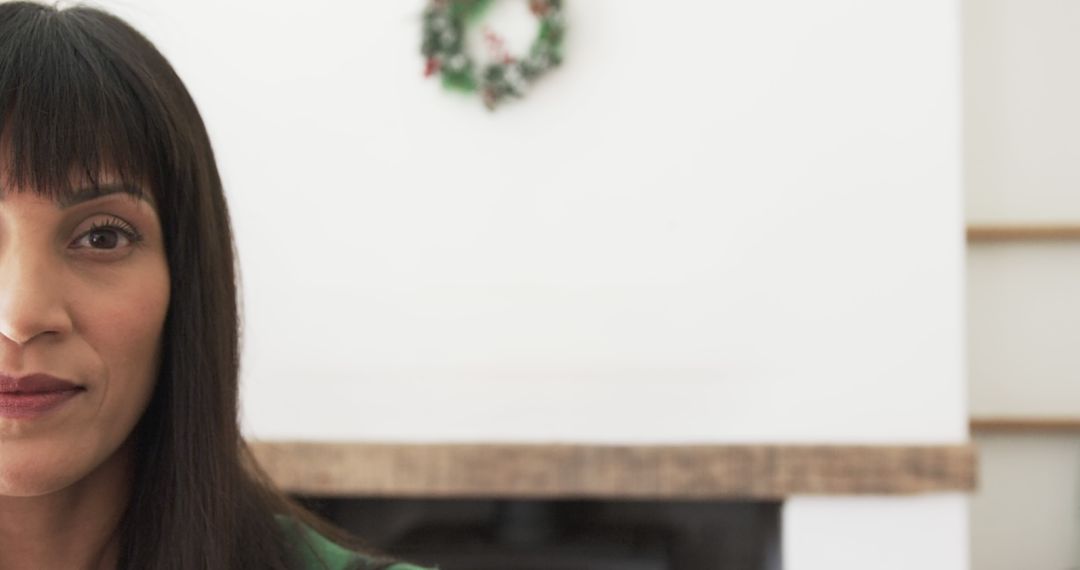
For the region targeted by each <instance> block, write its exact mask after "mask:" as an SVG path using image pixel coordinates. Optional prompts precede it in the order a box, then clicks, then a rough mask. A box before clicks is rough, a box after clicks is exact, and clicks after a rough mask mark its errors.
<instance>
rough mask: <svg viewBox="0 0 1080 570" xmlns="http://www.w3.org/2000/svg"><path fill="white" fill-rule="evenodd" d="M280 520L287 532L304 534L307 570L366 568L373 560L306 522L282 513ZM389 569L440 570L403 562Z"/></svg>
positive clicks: (305, 565)
mask: <svg viewBox="0 0 1080 570" xmlns="http://www.w3.org/2000/svg"><path fill="white" fill-rule="evenodd" d="M278 522H280V523H281V526H282V527H283V528H285V529H286V532H290V533H293V534H294V536H295V534H299V533H302V534H303V536H299V537H298V538H300V539H301V540H302V541H303V543H304V544H305V545H306V546H308V548H300V559H301V561H302V562H303V564H304V565H303V567H304V568H305V570H364V569H366V568H368V567H369V565H371V564H372V562H373V561H372V560H371V558H369V557H367V556H364V555H363V554H360V553H358V552H353V551H352V550H348V549H346V548H344V547H342V546H339V545H337V544H335V543H333V542H331V541H330V540H329V539H327V538H326V537H325V536H323V535H321V534H319V533H317V532H315V531H314V530H313V529H312V528H311V527H309V526H307V525H305V524H301V523H297V522H295V521H293V520H292V519H290V518H288V517H283V516H280V515H279V516H278ZM387 570H438V568H422V567H420V566H414V565H412V564H406V563H404V562H402V563H398V564H394V565H392V566H390V567H388V568H387Z"/></svg>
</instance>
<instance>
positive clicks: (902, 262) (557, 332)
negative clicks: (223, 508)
mask: <svg viewBox="0 0 1080 570" xmlns="http://www.w3.org/2000/svg"><path fill="white" fill-rule="evenodd" d="M95 5H99V6H102V7H104V8H106V9H108V10H110V11H113V12H115V13H117V14H118V15H120V16H122V17H124V18H125V19H127V20H128V21H129V22H131V23H132V24H133V25H135V26H136V27H137V28H138V29H140V30H142V31H143V32H145V33H146V34H147V35H148V36H149V37H150V39H151V40H152V41H154V42H155V43H156V44H157V45H158V46H159V48H160V49H161V50H162V51H163V52H164V53H165V55H166V56H167V57H168V58H169V59H170V60H171V61H172V63H173V64H174V66H175V67H176V68H177V71H178V73H179V74H180V76H181V77H182V78H183V79H184V80H185V82H186V83H187V85H188V86H189V88H190V90H191V91H192V94H193V96H194V98H195V100H196V102H197V103H198V104H199V106H200V109H201V111H202V113H203V117H204V119H205V121H206V123H207V125H208V128H209V131H210V134H211V137H212V140H213V142H214V145H215V149H216V152H217V156H218V160H219V165H220V167H221V171H222V175H223V178H224V181H225V185H226V191H227V193H228V196H229V200H230V207H231V209H232V214H233V219H234V223H235V232H236V241H237V249H238V253H239V255H240V267H241V272H242V275H241V277H242V285H243V293H244V322H245V328H244V361H243V370H242V373H243V382H244V394H243V397H244V410H243V411H244V427H245V432H246V433H247V434H248V435H249V437H250V438H251V440H252V441H253V442H256V443H258V444H259V445H260V446H261V447H259V448H258V450H259V452H260V454H261V455H260V457H261V458H262V459H263V460H264V461H265V464H266V465H267V466H268V469H269V470H270V471H271V473H272V474H274V476H275V478H277V479H278V480H279V482H280V483H281V484H282V485H283V486H284V487H286V488H287V489H288V490H290V491H291V492H294V493H295V494H297V496H300V497H303V498H304V500H305V501H307V503H308V504H309V505H310V506H312V508H315V509H316V510H319V511H320V512H322V513H323V514H325V515H326V516H328V517H330V518H332V519H334V520H336V521H337V522H339V523H341V524H342V525H345V526H347V527H348V528H350V529H352V530H354V531H356V532H357V533H358V534H360V535H361V536H363V537H366V538H367V539H369V540H370V541H371V542H372V544H374V545H377V546H380V547H383V548H387V549H390V550H392V551H394V552H397V553H401V554H403V555H407V556H410V557H413V558H414V559H416V560H418V561H421V562H426V563H435V562H440V563H442V565H443V569H444V570H465V569H474V570H476V569H481V568H500V569H504V570H513V569H524V568H530V569H534V570H535V569H540V568H542V569H544V570H569V569H571V568H573V569H578V570H580V569H590V570H603V569H607V568H620V569H641V570H645V569H650V570H661V569H665V570H671V569H677V570H691V569H694V570H696V569H714V568H723V569H743V568H745V569H758V568H766V569H777V568H784V569H786V570H790V569H795V570H817V569H821V570H826V569H828V570H843V569H849V568H850V569H853V570H854V569H856V568H858V569H860V570H862V569H866V568H875V569H877V568H885V569H894V568H895V569H905V570H906V569H912V568H919V569H942V570H946V569H948V570H956V569H961V568H974V569H977V570H998V569H1000V570H1015V569H1020V568H1024V569H1028V568H1033V569H1035V568H1037V569H1055V570H1057V569H1061V570H1063V569H1066V568H1076V567H1078V566H1080V558H1078V549H1077V541H1078V539H1080V524H1078V523H1080V521H1078V518H1080V497H1078V496H1077V491H1078V486H1080V466H1078V464H1080V383H1078V382H1077V380H1078V377H1077V376H1078V373H1080V350H1077V348H1076V347H1077V346H1080V263H1078V262H1080V194H1078V192H1077V189H1078V185H1080V168H1078V166H1077V165H1078V164H1080V144H1078V142H1080V141H1078V140H1077V133H1080V110H1078V107H1077V105H1076V101H1080V77H1078V74H1077V71H1076V70H1077V69H1080V66H1078V65H1077V63H1078V62H1077V59H1078V57H1080V56H1078V55H1077V54H1080V39H1077V35H1076V34H1075V30H1077V29H1080V3H1078V2H1076V1H1074V0H962V1H961V0H881V1H877V2H865V1H864V0H764V1H758V2H736V1H727V0H723V1H718V0H709V1H706V0H673V1H668V2H664V3H659V2H647V1H645V0H576V1H568V2H566V7H565V15H566V21H567V26H568V35H567V39H566V44H565V61H564V63H563V64H562V65H561V66H560V67H559V68H557V69H555V70H554V71H552V72H551V73H550V74H549V75H548V76H545V77H544V78H543V79H542V80H541V81H539V82H537V83H536V85H535V86H534V87H533V88H531V89H530V90H529V93H528V94H527V96H526V97H525V98H523V99H522V100H520V101H511V102H508V103H507V104H506V105H503V106H500V107H499V108H498V109H497V110H496V111H494V112H490V111H488V110H486V109H485V108H484V106H483V105H482V104H481V101H480V98H479V97H478V96H476V95H466V94H462V93H455V92H447V91H445V90H443V89H442V88H440V86H439V82H438V79H436V78H425V77H424V71H425V61H424V58H423V57H422V56H421V55H420V42H421V22H422V15H423V13H424V10H425V7H426V6H427V3H426V2H424V1H423V0H394V1H392V2H374V1H370V0H365V1H361V2H350V3H346V2H338V1H331V0H315V1H310V2H304V3H295V2H294V3H288V2H278V1H273V0H266V1H263V2H258V3H252V2H238V1H237V2H229V1H220V0H215V1H213V2H211V1H209V0H186V1H184V2H177V1H174V0H140V1H138V2H135V1H134V0H98V1H97V2H95ZM528 6H529V3H528V2H525V1H524V0H521V1H517V0H501V1H498V2H496V3H495V5H494V8H493V9H492V11H491V13H490V14H489V15H488V19H487V20H485V21H484V22H483V24H478V26H477V28H478V29H481V30H482V29H483V27H482V26H483V25H486V26H489V28H490V29H491V30H496V31H498V32H499V33H501V34H503V35H504V36H505V37H504V39H505V40H506V45H507V47H508V49H510V50H512V51H514V50H525V49H527V47H528V45H529V44H530V42H531V38H532V37H533V35H534V34H535V26H536V22H535V18H534V17H533V16H532V15H531V14H530V12H529V10H528ZM471 41H472V42H473V43H474V44H479V45H477V46H476V47H475V49H477V50H479V51H481V52H482V51H483V49H484V47H483V44H484V42H483V41H482V36H480V38H479V39H478V38H476V37H474V38H472V40H471ZM965 236H966V239H965ZM464 443H471V444H499V445H506V446H510V447H509V448H500V449H502V452H500V454H497V455H496V454H493V453H488V452H485V449H486V448H484V449H480V450H479V452H477V454H476V455H471V453H473V451H476V450H472V451H470V452H469V453H470V455H465V454H464V452H462V451H461V449H459V448H456V447H453V446H454V445H456V444H464ZM972 443H974V445H975V447H976V448H977V452H978V455H979V459H978V462H977V473H973V472H971V470H973V469H976V463H975V462H974V461H972V460H971V454H970V450H971V448H970V447H969V446H970V445H971V444H972ZM421 444H422V445H426V446H430V447H423V448H416V447H413V446H415V445H421ZM328 445H334V446H336V447H325V446H328ZM319 446H324V447H319ZM373 446H376V447H373ZM530 446H539V447H535V448H534V447H530ZM552 446H570V447H569V448H568V449H570V450H571V451H570V452H567V453H566V454H564V453H563V452H564V448H563V447H552ZM611 446H617V449H616V451H617V452H618V453H616V454H614V455H612V454H611V451H612V449H613V448H612V447H611ZM670 446H697V447H693V448H692V449H690V450H689V451H685V450H684V447H678V450H679V451H678V453H679V454H678V456H677V457H675V458H673V456H671V455H670V454H669V451H670V449H671V448H670ZM786 446H814V447H813V448H812V449H810V450H809V451H804V449H803V448H801V447H799V448H795V449H793V448H791V447H786ZM507 449H509V451H507ZM537 449H539V451H536V450H537ZM684 451H685V453H684ZM611 457H616V459H611ZM477 465H479V466H480V467H476V466H477ZM598 472H599V473H600V476H599V479H594V478H593V476H594V475H596V473H598ZM976 480H977V484H976V483H975V481H976ZM593 485H597V486H593ZM589 489H591V490H589Z"/></svg>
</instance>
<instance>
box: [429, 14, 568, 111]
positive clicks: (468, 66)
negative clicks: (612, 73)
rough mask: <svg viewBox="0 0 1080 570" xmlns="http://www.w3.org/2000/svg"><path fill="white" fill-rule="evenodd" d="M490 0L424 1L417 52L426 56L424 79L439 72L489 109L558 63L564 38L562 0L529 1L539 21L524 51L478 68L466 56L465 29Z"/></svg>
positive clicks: (445, 82)
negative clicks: (533, 37) (476, 93)
mask: <svg viewBox="0 0 1080 570" xmlns="http://www.w3.org/2000/svg"><path fill="white" fill-rule="evenodd" d="M494 1H496V0H429V1H428V5H427V8H426V9H425V10H424V18H423V20H424V31H423V43H422V45H421V48H420V51H421V53H422V54H423V55H424V57H425V58H426V69H425V75H427V76H433V75H435V74H438V75H439V76H440V77H441V78H442V83H443V85H444V86H445V87H447V88H450V89H456V90H461V91H467V92H476V91H479V92H480V95H481V97H482V98H483V101H484V105H485V106H487V108H488V109H492V110H493V109H495V108H496V107H497V106H498V105H499V104H500V103H502V102H504V101H505V100H506V99H508V98H510V97H523V96H524V95H525V92H526V91H527V89H528V86H529V84H530V83H532V82H534V81H536V79H537V78H539V77H540V76H542V75H544V74H545V73H547V72H548V71H550V70H551V69H552V68H554V67H557V66H558V65H559V64H560V63H562V59H563V50H562V47H563V38H564V37H565V35H566V20H565V17H564V15H563V2H562V0H529V8H530V9H531V10H532V13H533V14H534V15H535V16H536V17H537V18H538V19H539V23H540V25H539V28H538V31H537V35H536V38H535V39H534V40H533V42H532V45H531V46H530V48H529V52H528V53H527V54H524V55H523V56H507V57H506V58H504V59H503V60H502V61H496V62H493V63H490V64H487V65H485V66H483V68H482V69H478V67H479V66H477V64H476V62H474V61H473V58H472V57H471V56H470V55H469V51H468V48H467V45H466V39H465V38H466V30H467V29H468V27H469V26H471V25H474V24H476V22H477V21H479V20H480V19H481V17H482V16H483V14H484V13H485V11H486V10H487V9H488V8H489V7H490V6H491V4H492V3H493V2H494Z"/></svg>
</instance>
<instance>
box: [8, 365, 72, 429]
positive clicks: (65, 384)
mask: <svg viewBox="0 0 1080 570" xmlns="http://www.w3.org/2000/svg"><path fill="white" fill-rule="evenodd" d="M85 390H86V389H85V388H84V387H82V386H79V385H78V384H76V383H74V382H72V381H70V380H65V379H63V378H57V377H55V376H50V375H48V374H29V375H26V376H21V377H13V376H7V375H4V374H0V417H5V418H12V419H29V418H35V417H39V416H42V415H45V414H47V413H49V412H51V411H53V410H55V409H57V408H59V407H60V406H62V405H63V404H64V403H66V402H67V401H68V400H70V399H72V398H74V397H75V396H78V395H79V394H81V393H83V392H84V391H85Z"/></svg>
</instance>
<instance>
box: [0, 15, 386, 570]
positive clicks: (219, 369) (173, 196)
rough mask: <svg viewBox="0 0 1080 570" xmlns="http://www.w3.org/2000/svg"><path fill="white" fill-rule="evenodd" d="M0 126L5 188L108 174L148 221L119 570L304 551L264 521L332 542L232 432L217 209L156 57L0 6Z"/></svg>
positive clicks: (237, 563) (205, 149)
mask: <svg viewBox="0 0 1080 570" xmlns="http://www.w3.org/2000/svg"><path fill="white" fill-rule="evenodd" d="M0 134H2V135H3V140H4V141H5V146H4V148H5V150H6V155H5V156H3V157H0V164H3V165H5V166H6V168H7V172H5V173H4V175H5V176H4V180H5V182H8V183H11V184H13V185H14V186H15V187H17V188H21V189H22V188H30V189H33V191H34V192H37V193H39V194H41V195H45V196H49V197H51V198H53V199H59V198H61V197H63V195H64V193H65V192H69V191H71V187H72V175H73V172H74V173H76V174H77V175H80V176H85V177H86V178H88V179H89V180H90V181H91V184H92V185H96V184H97V183H98V182H97V181H98V176H99V174H100V173H102V172H109V173H111V174H113V175H115V176H118V177H119V178H120V179H121V181H123V182H126V183H128V184H131V185H134V186H137V187H140V188H146V189H147V190H148V191H149V192H150V193H151V194H152V198H153V201H154V203H155V204H156V205H157V210H158V215H159V217H160V219H161V225H162V231H163V235H164V241H165V251H166V256H167V259H168V265H169V269H170V275H171V276H170V285H171V295H170V305H169V308H168V314H167V316H166V320H165V325H164V331H163V334H162V348H161V366H160V372H159V375H158V378H157V384H156V387H155V390H154V394H153V396H152V398H151V401H150V404H149V406H148V408H147V410H146V413H145V415H144V416H143V417H142V419H141V420H140V422H139V424H138V425H137V426H136V428H135V431H134V433H133V434H132V437H133V438H134V443H135V447H136V449H137V466H136V472H135V473H134V485H133V489H132V497H131V501H130V503H129V506H128V509H127V512H126V514H125V515H124V519H123V521H122V523H121V527H120V533H121V555H120V568H130V569H139V570H146V569H160V570H165V569H175V570H193V569H214V570H234V569H246V568H251V569H259V570H263V569H271V568H272V569H282V570H284V569H291V568H295V567H297V566H298V564H299V561H298V560H299V559H298V557H297V549H298V548H302V547H303V545H298V544H290V543H289V540H288V539H287V537H288V536H290V535H289V534H287V533H284V532H283V530H282V526H281V524H280V523H279V521H278V520H277V519H276V516H275V515H286V516H288V517H292V518H293V519H295V520H299V521H302V522H304V523H305V524H309V525H311V526H313V527H314V528H316V529H317V530H319V531H320V532H323V533H329V534H331V535H332V536H334V537H335V538H336V539H338V540H341V539H342V538H343V536H342V535H340V534H335V533H334V531H333V530H332V529H330V528H329V527H328V526H325V525H324V524H322V523H320V522H318V521H317V520H316V519H315V518H314V517H313V516H312V515H310V514H309V513H307V512H306V511H304V510H303V509H300V508H299V507H298V506H297V505H295V503H293V502H291V501H290V500H289V499H288V498H287V497H285V496H284V495H283V494H281V493H280V492H278V491H277V490H275V489H274V488H273V487H272V485H270V484H269V483H267V482H266V478H265V477H264V476H263V475H261V473H260V471H259V470H258V468H257V466H256V465H255V464H254V462H253V461H252V460H251V458H250V455H249V453H248V451H247V447H246V446H245V444H244V441H243V439H242V437H241V434H240V430H239V427H238V422H237V393H238V389H237V382H238V369H239V339H238V337H239V331H238V326H239V319H238V315H237V297H236V294H237V291H236V277H235V269H234V248H233V240H232V233H231V230H230V224H229V215H228V209H227V207H226V203H225V197H224V194H223V191H222V186H221V180H220V177H219V175H218V170H217V166H216V164H215V162H214V154H213V150H212V148H211V145H210V140H209V137H208V136H207V132H206V128H205V127H204V125H203V122H202V119H201V117H200V115H199V112H198V110H197V109H196V107H195V104H194V102H193V101H192V98H191V96H190V95H189V94H188V91H187V89H186V88H185V87H184V85H183V83H182V82H181V81H180V79H179V77H177V75H176V73H175V72H174V71H173V69H172V67H171V66H170V65H169V63H168V62H167V61H166V60H165V58H164V57H163V56H162V55H161V54H160V53H159V52H158V50H157V49H156V48H154V46H153V45H152V44H151V43H150V42H149V41H148V40H147V39H146V38H144V37H143V36H142V35H141V34H139V33H138V32H137V31H135V30H134V29H133V28H131V27H130V26H129V25H127V24H126V23H124V22H123V21H121V20H120V19H118V18H116V17H114V16H111V15H109V14H107V13H105V12H102V11H100V10H97V9H92V8H86V7H74V8H68V9H63V10H60V9H57V8H54V7H52V6H44V5H40V4H34V3H30V2H11V3H3V4H0ZM388 563H389V561H386V560H384V561H381V562H380V566H384V565H386V564H388Z"/></svg>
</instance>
